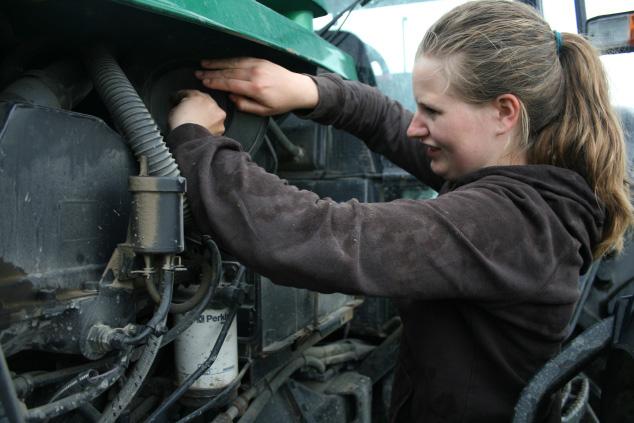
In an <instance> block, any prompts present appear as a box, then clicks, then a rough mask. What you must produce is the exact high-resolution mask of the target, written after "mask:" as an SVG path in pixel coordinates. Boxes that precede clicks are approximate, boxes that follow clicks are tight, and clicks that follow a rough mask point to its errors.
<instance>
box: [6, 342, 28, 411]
mask: <svg viewBox="0 0 634 423" xmlns="http://www.w3.org/2000/svg"><path fill="white" fill-rule="evenodd" d="M4 417H6V418H7V419H9V421H10V422H16V423H21V422H23V421H24V415H23V412H22V408H21V407H20V401H19V400H18V397H17V395H16V394H15V389H14V388H13V383H12V382H11V374H10V373H9V367H8V366H7V362H6V361H5V360H4V352H3V351H2V345H0V420H4Z"/></svg>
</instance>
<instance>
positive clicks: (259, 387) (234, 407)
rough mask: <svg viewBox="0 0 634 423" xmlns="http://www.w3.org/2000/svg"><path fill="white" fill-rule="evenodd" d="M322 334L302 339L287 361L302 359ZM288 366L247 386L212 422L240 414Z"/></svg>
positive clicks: (223, 420)
mask: <svg viewBox="0 0 634 423" xmlns="http://www.w3.org/2000/svg"><path fill="white" fill-rule="evenodd" d="M323 336H325V335H323V334H322V333H320V332H315V333H313V334H312V335H311V336H309V337H308V338H307V339H306V340H305V341H304V343H303V344H302V345H301V346H300V347H298V348H297V349H296V350H295V351H293V352H292V353H291V355H290V357H288V362H289V363H294V362H295V361H296V360H297V359H302V358H303V357H304V352H305V351H306V349H308V348H310V347H312V346H313V345H315V344H316V343H317V342H319V341H320V340H321V339H322V338H323ZM315 363H316V362H315ZM288 366H289V365H286V366H283V367H278V368H276V369H275V370H273V371H271V372H269V373H268V374H267V375H266V376H265V377H264V378H263V380H261V381H260V382H259V383H257V384H256V385H254V386H252V387H251V388H249V389H248V390H247V391H246V392H243V393H242V394H241V395H240V396H239V397H238V398H236V399H235V400H233V402H232V403H231V406H230V407H229V408H228V409H227V410H226V411H225V412H224V413H221V414H218V415H217V416H216V417H215V418H214V420H213V421H212V423H221V422H228V421H233V419H234V418H235V417H237V416H239V415H241V414H242V413H243V412H244V409H245V408H246V407H247V406H248V404H249V402H250V401H251V400H252V399H253V398H255V397H257V396H258V395H260V394H261V393H262V392H263V391H264V389H266V387H267V386H268V384H269V383H271V381H273V380H274V379H275V378H276V377H277V376H278V375H279V374H280V373H281V372H283V371H284V369H286V368H287V367H288Z"/></svg>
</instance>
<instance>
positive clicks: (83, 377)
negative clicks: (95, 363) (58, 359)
mask: <svg viewBox="0 0 634 423" xmlns="http://www.w3.org/2000/svg"><path fill="white" fill-rule="evenodd" d="M98 375H99V373H97V371H96V370H95V369H88V370H86V371H85V372H82V373H80V374H79V375H78V376H77V377H75V378H73V380H71V381H70V382H68V383H66V384H64V385H63V386H62V387H61V388H60V389H58V390H57V392H55V394H53V396H52V397H51V399H50V400H49V402H55V401H57V400H58V399H60V398H61V397H63V396H64V395H65V394H67V393H68V392H69V391H77V389H78V388H79V389H83V388H85V387H86V386H88V385H90V384H91V380H94V378H95V377H97V376H98Z"/></svg>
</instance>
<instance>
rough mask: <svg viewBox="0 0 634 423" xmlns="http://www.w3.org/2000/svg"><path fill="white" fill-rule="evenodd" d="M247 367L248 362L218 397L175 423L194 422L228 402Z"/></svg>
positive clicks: (248, 365)
mask: <svg viewBox="0 0 634 423" xmlns="http://www.w3.org/2000/svg"><path fill="white" fill-rule="evenodd" d="M249 367H251V363H250V362H249V363H247V364H245V365H244V367H242V370H240V373H238V376H236V378H235V379H234V380H233V381H232V382H231V383H230V384H229V385H227V386H225V387H224V388H223V389H222V391H221V392H220V393H219V394H218V395H216V396H215V397H214V398H212V399H211V400H210V401H208V402H207V403H205V404H204V405H202V406H201V407H199V408H197V409H196V410H195V411H193V412H191V413H189V414H188V415H186V416H185V417H183V418H182V419H180V420H178V421H177V422H176V423H187V422H189V421H191V420H194V419H195V418H197V417H199V416H201V415H202V414H203V413H205V412H206V411H209V410H211V409H213V408H215V407H218V406H220V405H221V404H222V403H223V402H225V401H227V400H229V399H230V395H231V394H232V393H233V391H234V390H235V389H236V388H237V387H238V386H240V383H241V381H242V378H243V377H244V374H245V373H246V372H247V370H248V369H249Z"/></svg>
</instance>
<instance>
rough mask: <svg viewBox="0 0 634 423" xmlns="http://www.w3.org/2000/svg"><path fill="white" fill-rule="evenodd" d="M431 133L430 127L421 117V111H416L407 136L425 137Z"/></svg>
mask: <svg viewBox="0 0 634 423" xmlns="http://www.w3.org/2000/svg"><path fill="white" fill-rule="evenodd" d="M428 135H429V128H428V127H427V125H426V124H425V122H424V119H423V118H422V117H421V115H420V113H418V112H416V114H415V115H414V118H413V119H412V121H411V122H410V123H409V126H408V127H407V136H408V137H409V138H424V137H426V136H428Z"/></svg>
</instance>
